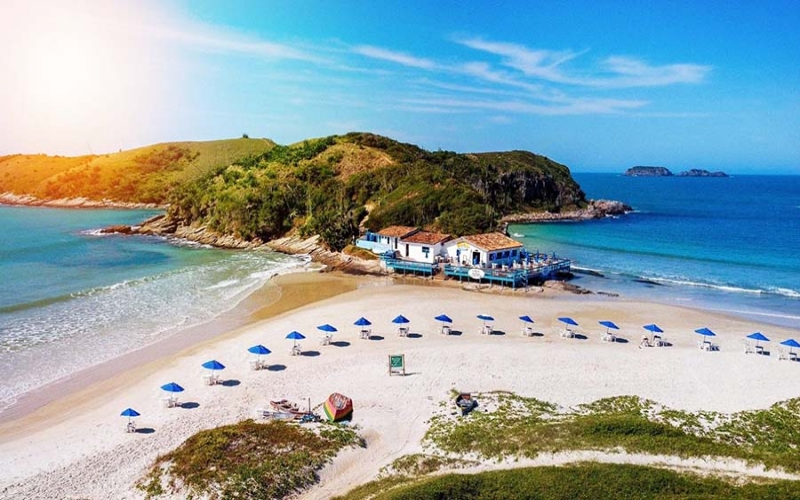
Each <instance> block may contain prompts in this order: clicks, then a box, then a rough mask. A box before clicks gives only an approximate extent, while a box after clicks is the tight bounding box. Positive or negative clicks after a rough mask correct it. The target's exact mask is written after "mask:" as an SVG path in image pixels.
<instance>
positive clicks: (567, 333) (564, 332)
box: [558, 328, 575, 339]
mask: <svg viewBox="0 0 800 500" xmlns="http://www.w3.org/2000/svg"><path fill="white" fill-rule="evenodd" d="M558 334H559V335H560V336H561V338H562V339H571V338H572V337H574V336H575V332H573V331H572V330H571V329H569V328H562V329H561V331H560V332H559V333H558Z"/></svg>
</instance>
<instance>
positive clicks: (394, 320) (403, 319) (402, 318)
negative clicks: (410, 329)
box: [392, 314, 411, 325]
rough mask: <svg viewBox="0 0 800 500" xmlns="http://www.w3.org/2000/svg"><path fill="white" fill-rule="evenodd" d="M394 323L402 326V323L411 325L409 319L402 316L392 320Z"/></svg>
mask: <svg viewBox="0 0 800 500" xmlns="http://www.w3.org/2000/svg"><path fill="white" fill-rule="evenodd" d="M392 323H397V324H398V325H399V324H402V323H411V321H409V319H408V318H406V317H405V316H403V315H402V314H401V315H399V316H397V317H396V318H395V319H393V320H392Z"/></svg>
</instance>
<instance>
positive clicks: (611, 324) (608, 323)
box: [598, 321, 619, 333]
mask: <svg viewBox="0 0 800 500" xmlns="http://www.w3.org/2000/svg"><path fill="white" fill-rule="evenodd" d="M598 323H600V324H601V325H603V326H604V327H606V333H608V330H609V329H611V330H619V327H618V326H617V325H615V324H614V322H613V321H598Z"/></svg>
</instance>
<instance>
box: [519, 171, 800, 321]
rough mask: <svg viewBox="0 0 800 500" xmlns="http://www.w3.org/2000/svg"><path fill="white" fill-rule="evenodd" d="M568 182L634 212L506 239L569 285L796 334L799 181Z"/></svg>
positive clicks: (590, 178)
mask: <svg viewBox="0 0 800 500" xmlns="http://www.w3.org/2000/svg"><path fill="white" fill-rule="evenodd" d="M573 177H574V178H575V180H576V181H577V182H578V183H579V184H580V185H581V187H582V188H583V190H584V191H585V192H586V195H587V197H589V198H594V199H601V198H605V199H612V200H619V201H623V202H625V203H627V204H629V205H631V206H632V207H633V208H634V211H633V212H632V213H630V214H627V215H624V216H619V217H609V218H606V219H603V220H599V221H589V222H564V223H547V224H530V225H519V224H516V225H512V226H509V233H512V234H513V235H514V236H518V239H520V240H521V241H523V242H524V243H525V245H526V247H527V248H528V249H529V250H533V251H536V250H539V251H541V252H547V253H552V252H555V253H556V255H557V256H561V257H565V258H569V259H571V260H572V262H573V266H574V267H575V268H577V269H578V271H583V272H578V273H576V279H575V281H574V283H575V284H578V285H580V286H584V287H586V288H589V289H590V290H593V291H605V292H609V293H617V294H620V295H622V296H625V297H631V298H646V299H649V300H654V301H658V302H664V303H670V304H678V305H684V306H690V307H699V308H703V309H708V310H715V311H722V312H727V313H733V314H736V315H740V316H744V317H748V318H751V319H756V320H758V321H763V322H766V323H772V324H778V325H784V326H791V327H795V328H800V176H733V177H730V178H683V177H626V176H623V175H618V174H589V173H583V174H581V173H576V174H573ZM587 271H588V272H587ZM594 273H597V274H601V275H602V277H601V276H596V275H594Z"/></svg>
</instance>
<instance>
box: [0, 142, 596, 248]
mask: <svg viewBox="0 0 800 500" xmlns="http://www.w3.org/2000/svg"><path fill="white" fill-rule="evenodd" d="M0 192H12V193H15V194H20V195H21V194H29V195H34V196H36V197H38V198H43V199H60V198H76V197H83V198H89V199H94V200H101V199H107V200H112V201H116V202H139V203H163V204H166V203H169V205H170V208H169V212H168V216H169V219H170V220H171V222H174V223H175V224H176V225H183V226H190V225H195V226H199V225H202V226H207V227H208V228H209V229H211V230H213V231H216V232H218V233H221V234H225V235H233V236H236V237H238V238H241V239H244V240H255V239H260V240H262V241H267V240H270V239H273V238H275V237H279V236H282V235H284V234H286V233H287V232H289V231H291V230H296V231H298V232H300V233H301V234H303V235H311V234H319V235H320V236H321V237H322V240H323V241H324V242H325V243H327V244H328V246H329V247H331V248H332V249H334V250H339V249H341V248H342V247H343V246H344V245H346V244H347V242H349V241H350V239H351V238H352V236H354V235H356V234H357V233H358V227H359V226H360V225H365V226H366V227H368V228H370V229H379V228H381V227H385V226H388V225H391V224H404V225H413V226H423V227H427V228H430V229H434V230H440V231H444V232H448V233H451V234H455V235H460V234H465V233H470V232H475V231H485V230H489V229H492V228H494V227H495V226H496V225H497V223H498V221H499V219H500V217H502V216H504V215H508V214H514V213H524V212H536V211H543V210H549V211H553V212H558V211H560V210H562V209H565V208H570V209H571V208H577V207H582V206H584V205H585V203H586V200H585V196H584V193H583V191H581V189H580V186H578V184H577V183H575V181H574V180H573V179H572V177H571V175H570V172H569V169H568V168H567V167H566V166H564V165H561V164H559V163H556V162H554V161H552V160H550V159H548V158H545V157H543V156H539V155H535V154H533V153H529V152H527V151H507V152H499V153H468V154H458V153H454V152H451V151H435V152H431V151H426V150H424V149H421V148H419V147H417V146H414V145H412V144H404V143H401V142H397V141H395V140H392V139H389V138H387V137H382V136H379V135H375V134H370V133H350V134H346V135H341V136H329V137H324V138H319V139H309V140H306V141H302V142H299V143H297V144H292V145H289V146H282V145H276V144H275V143H273V142H272V141H269V140H265V139H244V138H243V139H233V140H223V141H210V142H180V143H165V144H157V145H154V146H148V147H144V148H139V149H134V150H130V151H123V152H119V153H115V154H109V155H101V156H83V157H77V158H63V157H48V156H44V155H14V156H6V157H0Z"/></svg>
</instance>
